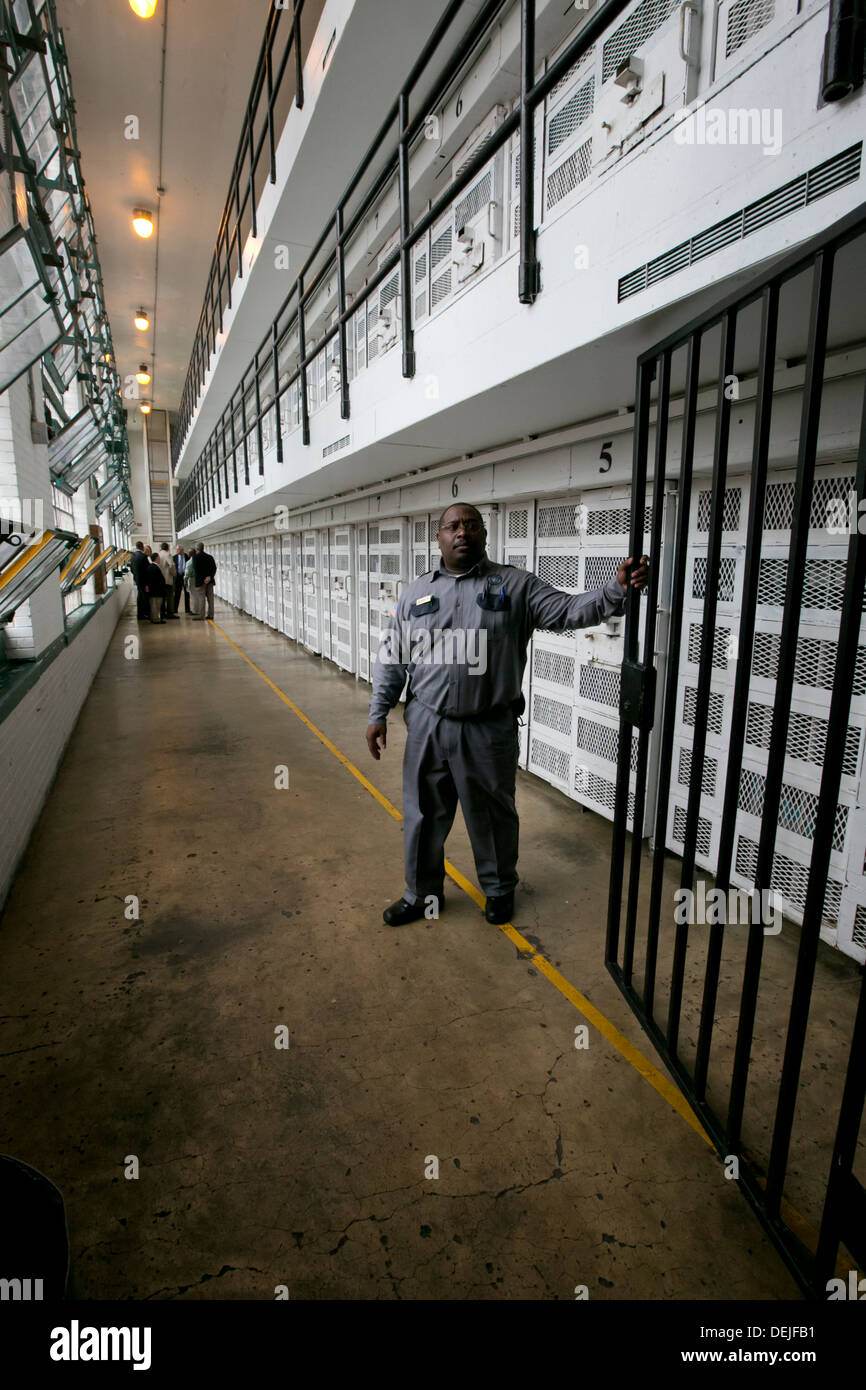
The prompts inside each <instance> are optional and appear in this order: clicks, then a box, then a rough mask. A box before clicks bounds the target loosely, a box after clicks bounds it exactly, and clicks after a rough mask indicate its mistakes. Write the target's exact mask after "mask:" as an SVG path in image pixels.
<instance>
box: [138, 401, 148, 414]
mask: <svg viewBox="0 0 866 1390" xmlns="http://www.w3.org/2000/svg"><path fill="white" fill-rule="evenodd" d="M138 408H139V410H140V411H141V413H142V415H149V414H150V406H149V405H148V403H147V401H142V403H141V405H140V406H139V407H138Z"/></svg>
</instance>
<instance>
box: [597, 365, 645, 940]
mask: <svg viewBox="0 0 866 1390" xmlns="http://www.w3.org/2000/svg"><path fill="white" fill-rule="evenodd" d="M653 374H654V372H653V367H652V366H651V365H650V364H649V363H645V364H643V365H642V366H641V367H640V368H639V369H638V373H637V381H636V384H635V408H634V415H635V425H634V442H633V446H632V449H633V452H632V499H631V530H632V534H633V535H634V534H635V533H636V531H637V528H638V521H637V516H636V511H635V509H636V507H637V498H638V489H637V482H638V479H639V478H640V477H641V476H643V478H644V483H645V480H646V454H647V441H648V439H649V410H650V386H651V383H652V378H653ZM633 597H634V592H633V590H630V592H629V593H628V600H632V598H633ZM637 621H638V611H637V609H636V608H635V605H634V603H633V602H631V601H627V603H626V618H625V643H624V645H625V655H626V656H632V655H633V654H634V653H635V652H636V651H637ZM630 767H631V725H630V724H629V723H628V721H627V720H626V719H625V718H623V717H621V718H620V725H619V744H618V747H617V768H616V785H617V796H616V802H615V805H614V818H613V840H612V842H611V861H610V866H611V872H610V886H609V890H608V906H607V934H606V940H605V960H606V961H607V962H611V963H615V962H616V960H617V955H618V952H619V927H620V912H621V909H622V873H621V870H620V868H619V865H620V864H621V863H622V860H623V858H624V857H625V837H626V833H627V828H628V784H629V775H630ZM614 866H616V873H614Z"/></svg>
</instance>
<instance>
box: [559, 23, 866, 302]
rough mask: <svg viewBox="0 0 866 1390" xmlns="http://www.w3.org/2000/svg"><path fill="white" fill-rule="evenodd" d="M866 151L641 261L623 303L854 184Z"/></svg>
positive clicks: (622, 284)
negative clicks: (725, 248)
mask: <svg viewBox="0 0 866 1390" xmlns="http://www.w3.org/2000/svg"><path fill="white" fill-rule="evenodd" d="M641 8H642V7H641ZM637 13H638V11H635V14H637ZM623 27H624V26H623ZM862 150H863V142H862V141H859V142H858V143H857V144H856V145H851V146H850V147H849V148H848V149H847V150H843V151H842V153H841V154H837V155H834V156H833V158H832V159H827V160H825V161H824V163H823V164H817V165H816V166H815V168H814V169H810V170H808V172H807V173H805V174H801V175H800V177H799V178H797V179H792V180H791V182H790V183H786V184H784V185H783V186H782V187H781V188H777V189H776V190H775V191H774V192H772V193H768V194H767V196H766V197H765V198H760V199H759V200H758V201H757V202H755V203H751V204H750V205H749V206H748V207H746V208H742V209H741V210H740V211H739V212H736V213H733V214H732V215H731V217H728V218H726V219H725V220H724V221H723V222H717V223H715V225H714V226H713V227H710V228H708V229H707V230H705V231H703V232H699V233H698V234H697V235H696V236H694V237H692V238H691V239H690V240H689V241H684V242H682V243H681V244H680V245H679V246H675V247H672V248H671V250H670V251H665V252H663V253H662V255H660V256H656V257H655V258H654V259H653V260H651V261H647V262H646V264H645V265H642V266H638V268H637V269H636V270H631V271H629V272H628V274H627V275H623V276H622V278H621V279H620V281H619V291H618V299H619V302H620V303H622V301H623V300H624V299H629V298H630V297H631V296H632V295H634V294H639V293H640V292H641V290H645V289H647V288H648V287H649V286H650V285H654V284H656V283H657V282H658V281H659V280H666V279H667V278H668V276H669V275H675V274H676V273H677V271H679V270H683V269H685V267H686V266H689V265H691V264H692V263H693V262H694V261H696V260H700V259H702V258H703V257H704V256H707V255H710V254H712V252H715V251H718V250H721V248H722V246H727V245H730V243H731V242H732V241H739V240H741V239H742V238H743V237H747V236H749V235H750V234H751V233H752V232H756V231H758V230H759V228H761V227H764V226H766V225H767V223H769V222H777V221H778V220H779V219H780V218H782V217H787V216H788V215H789V214H790V213H792V212H797V211H798V210H799V209H800V208H803V207H807V206H808V205H809V204H810V203H813V202H815V200H816V199H817V198H823V197H824V196H825V194H827V193H833V192H835V190H836V189H837V188H843V187H844V186H845V185H846V184H849V183H854V182H855V181H856V180H857V179H858V178H859V177H860V158H861V154H862ZM548 206H549V204H548ZM735 232H736V234H734V233H735ZM707 238H709V239H710V240H711V241H713V242H714V244H713V245H712V249H711V250H707V249H706V248H707V245H708V242H707ZM695 248H697V254H695Z"/></svg>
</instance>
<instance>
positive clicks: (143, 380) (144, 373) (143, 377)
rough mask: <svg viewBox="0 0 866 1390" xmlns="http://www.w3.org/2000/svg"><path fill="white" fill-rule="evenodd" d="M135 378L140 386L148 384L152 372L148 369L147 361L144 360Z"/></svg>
mask: <svg viewBox="0 0 866 1390" xmlns="http://www.w3.org/2000/svg"><path fill="white" fill-rule="evenodd" d="M135 379H136V381H137V382H138V384H139V386H146V385H147V383H148V382H149V381H150V372H149V371H148V370H147V363H146V362H142V364H141V366H140V367H139V369H138V371H137V372H136V374H135Z"/></svg>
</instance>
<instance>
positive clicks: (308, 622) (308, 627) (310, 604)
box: [301, 531, 322, 652]
mask: <svg viewBox="0 0 866 1390" xmlns="http://www.w3.org/2000/svg"><path fill="white" fill-rule="evenodd" d="M320 563H321V562H320V559H319V536H318V534H317V532H315V531H305V532H304V538H303V592H304V624H303V632H302V636H301V641H302V642H303V644H304V646H305V647H308V648H309V650H310V651H311V652H320V651H321V650H322V636H321V632H322V628H321V619H320V616H319V614H320V607H321V597H322V594H321V577H320V575H321V571H320Z"/></svg>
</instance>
